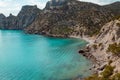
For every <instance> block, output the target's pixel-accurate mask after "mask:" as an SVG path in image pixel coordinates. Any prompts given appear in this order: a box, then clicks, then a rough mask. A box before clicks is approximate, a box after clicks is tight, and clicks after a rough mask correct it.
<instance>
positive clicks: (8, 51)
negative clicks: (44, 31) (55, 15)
mask: <svg viewBox="0 0 120 80" xmlns="http://www.w3.org/2000/svg"><path fill="white" fill-rule="evenodd" d="M86 44H87V42H86V41H83V40H80V39H74V38H52V37H45V36H41V35H31V34H25V33H24V32H22V31H17V30H0V80H72V79H74V78H75V77H86V76H89V75H90V74H91V71H89V68H90V67H91V65H90V64H91V62H90V61H88V60H87V59H86V58H84V57H83V56H82V55H80V54H78V50H79V49H81V48H83V47H84V46H85V45H86Z"/></svg>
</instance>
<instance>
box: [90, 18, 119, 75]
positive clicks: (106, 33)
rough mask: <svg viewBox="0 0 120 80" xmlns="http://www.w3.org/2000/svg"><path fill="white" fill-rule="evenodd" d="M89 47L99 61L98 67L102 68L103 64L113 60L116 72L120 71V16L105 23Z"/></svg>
mask: <svg viewBox="0 0 120 80" xmlns="http://www.w3.org/2000/svg"><path fill="white" fill-rule="evenodd" d="M88 47H89V51H90V53H92V55H94V57H95V58H96V59H97V60H98V61H99V66H97V67H96V69H98V70H100V69H101V67H103V65H105V64H108V62H109V61H112V64H111V65H112V66H115V70H114V71H115V73H116V72H120V67H119V65H120V63H119V61H120V58H119V57H120V18H119V19H116V20H113V21H111V22H109V23H107V24H105V25H104V26H103V27H102V29H101V30H100V33H99V34H98V35H97V36H96V39H95V41H94V43H93V44H90V45H89V46H88Z"/></svg>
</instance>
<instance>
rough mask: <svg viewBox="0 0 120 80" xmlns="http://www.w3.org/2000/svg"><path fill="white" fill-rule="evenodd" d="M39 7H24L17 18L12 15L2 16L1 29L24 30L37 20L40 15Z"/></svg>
mask: <svg viewBox="0 0 120 80" xmlns="http://www.w3.org/2000/svg"><path fill="white" fill-rule="evenodd" d="M40 11H41V10H40V9H38V8H37V6H23V7H22V9H21V11H20V13H19V14H18V15H17V16H14V15H12V14H10V15H9V16H8V17H5V16H4V15H2V14H0V28H1V29H24V28H26V27H27V26H28V25H30V24H32V22H33V21H34V20H35V19H36V17H37V15H38V14H39V13H40Z"/></svg>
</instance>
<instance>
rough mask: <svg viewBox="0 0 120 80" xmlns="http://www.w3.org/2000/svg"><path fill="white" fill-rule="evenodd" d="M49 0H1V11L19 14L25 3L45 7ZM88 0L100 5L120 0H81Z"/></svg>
mask: <svg viewBox="0 0 120 80" xmlns="http://www.w3.org/2000/svg"><path fill="white" fill-rule="evenodd" d="M47 1H49V0H0V13H3V14H4V15H6V16H8V15H9V14H10V13H12V14H13V15H17V14H18V12H19V11H20V10H21V8H22V6H24V5H37V6H38V8H40V9H43V8H44V7H45V5H46V2H47ZM80 1H86V2H93V3H96V4H100V5H105V4H109V3H112V2H115V1H120V0H80Z"/></svg>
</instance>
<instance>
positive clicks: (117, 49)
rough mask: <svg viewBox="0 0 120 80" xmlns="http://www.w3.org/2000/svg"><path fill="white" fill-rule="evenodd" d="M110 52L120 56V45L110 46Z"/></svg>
mask: <svg viewBox="0 0 120 80" xmlns="http://www.w3.org/2000/svg"><path fill="white" fill-rule="evenodd" d="M108 52H112V53H113V54H114V55H120V43H119V44H117V43H114V44H110V45H109V47H108Z"/></svg>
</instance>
